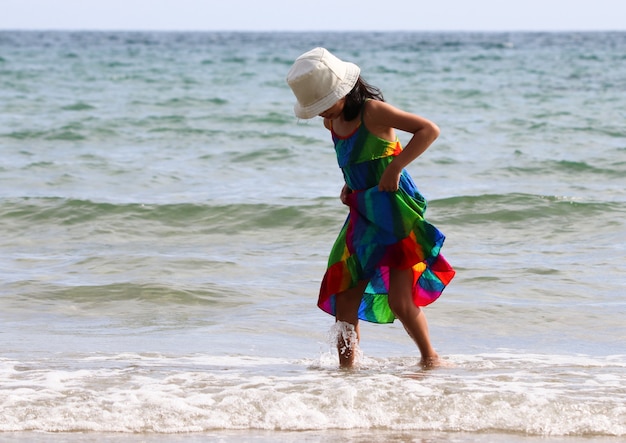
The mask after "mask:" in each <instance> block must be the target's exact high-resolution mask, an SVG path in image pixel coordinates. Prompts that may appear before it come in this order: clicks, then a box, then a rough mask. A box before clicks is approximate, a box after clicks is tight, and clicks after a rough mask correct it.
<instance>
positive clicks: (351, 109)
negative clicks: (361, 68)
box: [343, 76, 385, 121]
mask: <svg viewBox="0 0 626 443" xmlns="http://www.w3.org/2000/svg"><path fill="white" fill-rule="evenodd" d="M368 98H370V99H374V100H379V101H381V102H384V101H385V99H384V98H383V93H382V92H380V89H378V88H377V87H376V86H372V85H370V84H369V83H367V82H366V81H365V80H363V79H362V78H361V76H359V78H358V79H357V81H356V84H355V85H354V88H352V91H350V92H349V93H348V95H346V103H345V104H344V107H343V118H344V119H345V120H346V121H350V120H354V119H355V118H356V117H357V116H358V115H359V114H360V113H361V109H363V105H364V104H365V101H366V100H367V99H368Z"/></svg>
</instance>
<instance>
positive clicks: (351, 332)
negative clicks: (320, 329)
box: [328, 321, 363, 365]
mask: <svg viewBox="0 0 626 443" xmlns="http://www.w3.org/2000/svg"><path fill="white" fill-rule="evenodd" d="M328 338H329V340H328V341H329V343H330V345H331V346H332V347H335V346H337V350H338V352H339V353H340V354H341V355H347V354H348V353H350V352H352V354H353V355H354V364H355V365H358V364H359V363H360V362H361V361H362V357H363V353H362V352H361V349H360V348H359V338H358V336H357V333H356V329H355V327H354V325H352V324H350V323H348V322H345V321H338V322H335V324H334V325H333V326H332V327H331V328H330V331H329V333H328Z"/></svg>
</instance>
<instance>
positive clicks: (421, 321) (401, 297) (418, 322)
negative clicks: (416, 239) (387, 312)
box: [389, 269, 439, 368]
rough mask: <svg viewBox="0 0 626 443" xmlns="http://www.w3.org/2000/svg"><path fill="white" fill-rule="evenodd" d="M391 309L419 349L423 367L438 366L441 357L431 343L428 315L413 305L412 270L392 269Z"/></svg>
mask: <svg viewBox="0 0 626 443" xmlns="http://www.w3.org/2000/svg"><path fill="white" fill-rule="evenodd" d="M389 307H390V308H391V310H392V311H393V313H394V314H395V316H396V317H397V318H398V319H399V320H400V321H401V322H402V325H403V326H404V329H406V331H407V332H408V334H409V335H410V336H411V338H412V339H413V341H414V342H415V344H416V345H417V347H418V348H419V350H420V353H421V354H422V361H421V364H422V366H424V367H427V368H431V367H434V366H437V365H438V361H439V355H437V352H436V351H435V349H434V348H433V346H432V344H431V343H430V335H429V333H428V322H427V321H426V315H425V314H424V312H423V311H422V309H420V308H419V307H417V306H415V304H414V303H413V271H412V270H411V269H390V271H389Z"/></svg>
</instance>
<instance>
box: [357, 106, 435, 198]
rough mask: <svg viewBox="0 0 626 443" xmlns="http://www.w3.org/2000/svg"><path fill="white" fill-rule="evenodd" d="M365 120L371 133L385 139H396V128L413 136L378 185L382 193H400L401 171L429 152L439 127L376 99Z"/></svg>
mask: <svg viewBox="0 0 626 443" xmlns="http://www.w3.org/2000/svg"><path fill="white" fill-rule="evenodd" d="M364 119H365V124H366V125H367V128H368V129H369V131H370V132H371V133H372V134H374V135H376V136H378V137H380V138H383V139H385V140H395V138H396V137H395V131H394V129H399V130H401V131H405V132H409V133H411V134H413V137H412V138H411V140H410V141H409V142H408V143H407V144H406V146H405V147H404V149H403V150H402V152H401V153H400V154H398V155H397V156H396V157H395V158H394V159H393V161H392V162H391V163H389V165H388V166H387V169H385V172H384V173H383V175H382V176H381V178H380V181H379V183H378V189H379V190H381V191H397V190H398V184H399V182H400V174H401V173H402V169H404V168H405V167H406V166H407V165H408V164H409V163H411V162H412V161H413V160H415V159H416V158H417V157H419V156H420V155H422V154H423V153H424V151H426V149H428V147H429V146H430V145H431V144H432V143H433V142H434V141H435V139H436V138H437V137H438V136H439V127H438V126H437V125H436V124H435V123H433V122H431V121H430V120H428V119H425V118H424V117H420V116H419V115H415V114H411V113H410V112H405V111H402V110H401V109H398V108H396V107H394V106H392V105H390V104H388V103H385V102H381V101H377V100H370V101H368V102H367V105H366V106H365V110H364Z"/></svg>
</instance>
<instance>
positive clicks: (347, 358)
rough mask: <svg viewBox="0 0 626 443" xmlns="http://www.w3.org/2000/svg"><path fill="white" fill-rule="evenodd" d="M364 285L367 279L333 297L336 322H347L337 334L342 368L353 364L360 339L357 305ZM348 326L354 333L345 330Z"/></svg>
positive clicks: (359, 302) (359, 303) (361, 296)
mask: <svg viewBox="0 0 626 443" xmlns="http://www.w3.org/2000/svg"><path fill="white" fill-rule="evenodd" d="M366 286H367V281H361V282H359V283H358V284H357V286H355V287H354V288H350V289H348V290H347V291H344V292H341V293H339V294H337V296H336V298H335V318H336V320H337V322H343V323H346V324H347V325H341V329H340V330H339V333H338V334H337V352H338V354H339V366H340V367H342V368H350V367H352V366H353V365H354V357H355V356H356V349H357V345H358V342H359V339H360V333H359V306H360V305H361V298H363V292H364V291H365V288H366ZM346 326H347V328H346ZM348 328H349V329H352V328H354V333H351V331H349V330H347V329H348Z"/></svg>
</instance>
